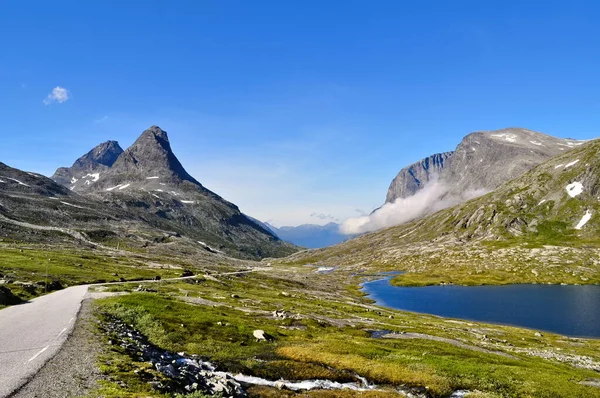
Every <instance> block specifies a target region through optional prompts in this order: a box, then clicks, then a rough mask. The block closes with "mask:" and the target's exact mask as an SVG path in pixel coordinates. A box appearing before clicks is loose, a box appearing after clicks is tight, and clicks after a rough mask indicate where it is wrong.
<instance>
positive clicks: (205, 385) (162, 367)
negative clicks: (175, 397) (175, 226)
mask: <svg viewBox="0 0 600 398" xmlns="http://www.w3.org/2000/svg"><path fill="white" fill-rule="evenodd" d="M102 328H103V329H104V331H105V332H106V334H107V335H108V336H109V338H110V343H111V344H116V345H119V346H120V347H121V348H123V349H124V350H125V351H126V352H127V353H128V354H129V355H130V356H131V357H132V358H134V359H137V360H138V361H140V362H147V363H149V364H151V365H152V368H153V369H155V370H156V371H158V372H160V373H161V374H162V376H164V377H162V378H158V377H156V376H152V375H151V374H150V373H149V372H145V371H144V370H142V369H140V370H138V371H136V372H137V373H144V374H140V377H144V378H146V379H147V381H148V383H150V384H151V385H152V387H153V388H154V389H156V390H158V391H161V392H164V393H173V394H174V393H190V392H194V391H200V392H204V393H207V394H221V395H222V396H223V397H246V396H247V392H246V389H247V388H248V387H250V386H252V385H262V386H270V387H275V388H279V389H288V390H292V391H302V390H304V391H307V390H316V389H323V390H342V389H347V390H354V391H368V390H375V389H376V388H377V386H375V385H372V384H369V383H368V381H367V380H366V379H364V378H361V377H360V376H357V379H358V380H360V382H357V383H339V382H335V381H331V380H302V381H288V380H277V381H272V380H266V379H263V378H260V377H255V376H248V375H243V374H232V373H228V372H224V371H219V370H217V368H216V366H215V365H213V364H212V363H210V362H206V361H203V360H202V359H200V357H199V356H197V355H188V354H186V353H184V352H179V353H173V352H170V351H167V350H163V349H161V348H159V347H156V346H155V345H153V344H152V343H150V342H149V341H148V339H147V338H146V337H145V336H144V335H143V334H141V333H140V332H138V331H137V330H135V329H134V328H133V327H132V326H131V325H127V324H126V323H125V322H123V321H122V320H120V319H118V318H116V317H114V316H112V315H105V322H103V324H102Z"/></svg>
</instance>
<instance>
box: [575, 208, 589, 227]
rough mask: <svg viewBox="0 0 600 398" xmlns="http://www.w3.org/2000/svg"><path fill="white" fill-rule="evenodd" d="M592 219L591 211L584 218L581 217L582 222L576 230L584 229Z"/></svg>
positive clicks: (586, 212)
mask: <svg viewBox="0 0 600 398" xmlns="http://www.w3.org/2000/svg"><path fill="white" fill-rule="evenodd" d="M591 218H592V212H591V211H589V210H586V211H585V214H584V215H583V217H581V220H580V221H579V223H578V224H577V225H576V226H575V229H581V228H583V226H584V225H585V224H587V222H588V221H590V219H591Z"/></svg>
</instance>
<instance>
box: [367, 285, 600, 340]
mask: <svg viewBox="0 0 600 398" xmlns="http://www.w3.org/2000/svg"><path fill="white" fill-rule="evenodd" d="M392 277H393V275H392V276H388V277H387V278H385V279H381V280H376V281H372V282H365V283H364V284H363V285H362V286H363V291H364V292H365V293H367V294H368V297H369V298H371V299H373V300H375V301H376V303H377V304H378V305H381V306H385V307H389V308H394V309H398V310H405V311H413V312H422V313H427V314H433V315H438V316H443V317H449V318H460V319H466V320H473V321H482V322H490V323H500V324H506V325H514V326H522V327H526V328H532V329H539V330H545V331H549V332H554V333H558V334H563V335H567V336H579V337H595V338H600V286H598V285H580V286H574V285H568V286H561V285H525V284H524V285H506V286H426V287H400V286H393V285H392V284H391V283H390V279H391V278H392Z"/></svg>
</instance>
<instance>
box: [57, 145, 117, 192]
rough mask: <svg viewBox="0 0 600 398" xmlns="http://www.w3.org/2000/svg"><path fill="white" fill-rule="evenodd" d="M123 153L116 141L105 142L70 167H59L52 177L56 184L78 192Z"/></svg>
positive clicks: (95, 179)
mask: <svg viewBox="0 0 600 398" xmlns="http://www.w3.org/2000/svg"><path fill="white" fill-rule="evenodd" d="M122 153H123V149H122V148H121V146H119V143H118V142H117V141H106V142H103V143H102V144H100V145H98V146H96V147H95V148H94V149H92V150H91V151H89V152H88V153H86V154H85V155H83V156H82V157H80V158H79V159H77V160H76V161H75V163H73V166H71V167H61V168H59V169H58V170H56V172H55V173H54V175H53V176H52V179H53V180H54V181H56V182H57V183H59V184H61V185H64V186H68V187H70V188H71V190H74V191H76V192H77V191H80V190H83V189H84V188H85V186H86V185H90V184H92V183H93V182H95V181H97V180H98V178H99V176H100V173H102V172H105V171H106V170H108V168H110V167H111V166H112V165H113V164H114V163H115V162H116V161H117V159H118V157H119V156H120V155H121V154H122Z"/></svg>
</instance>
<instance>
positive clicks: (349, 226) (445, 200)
mask: <svg viewBox="0 0 600 398" xmlns="http://www.w3.org/2000/svg"><path fill="white" fill-rule="evenodd" d="M485 193H487V191H485V190H469V191H467V192H464V193H462V194H460V195H453V194H449V193H448V187H447V186H446V185H444V184H442V183H440V182H437V181H432V182H430V183H429V184H427V185H426V186H425V187H424V188H423V189H422V190H420V191H418V192H417V193H416V194H414V195H413V196H409V197H407V198H399V199H397V200H396V201H395V202H393V203H386V204H384V205H383V206H381V208H379V209H378V210H377V211H375V212H374V213H372V214H370V215H366V216H362V217H356V218H349V219H347V220H346V221H344V222H343V223H342V225H341V226H340V232H341V233H343V234H345V235H354V234H362V233H365V232H372V231H376V230H379V229H382V228H387V227H391V226H394V225H399V224H404V223H406V222H409V221H412V220H414V219H416V218H419V217H422V216H425V215H427V214H432V213H435V212H436V211H438V210H442V209H445V208H447V207H451V206H454V205H456V204H458V203H462V202H464V201H466V200H469V199H473V198H475V197H477V196H481V195H483V194H485Z"/></svg>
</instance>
